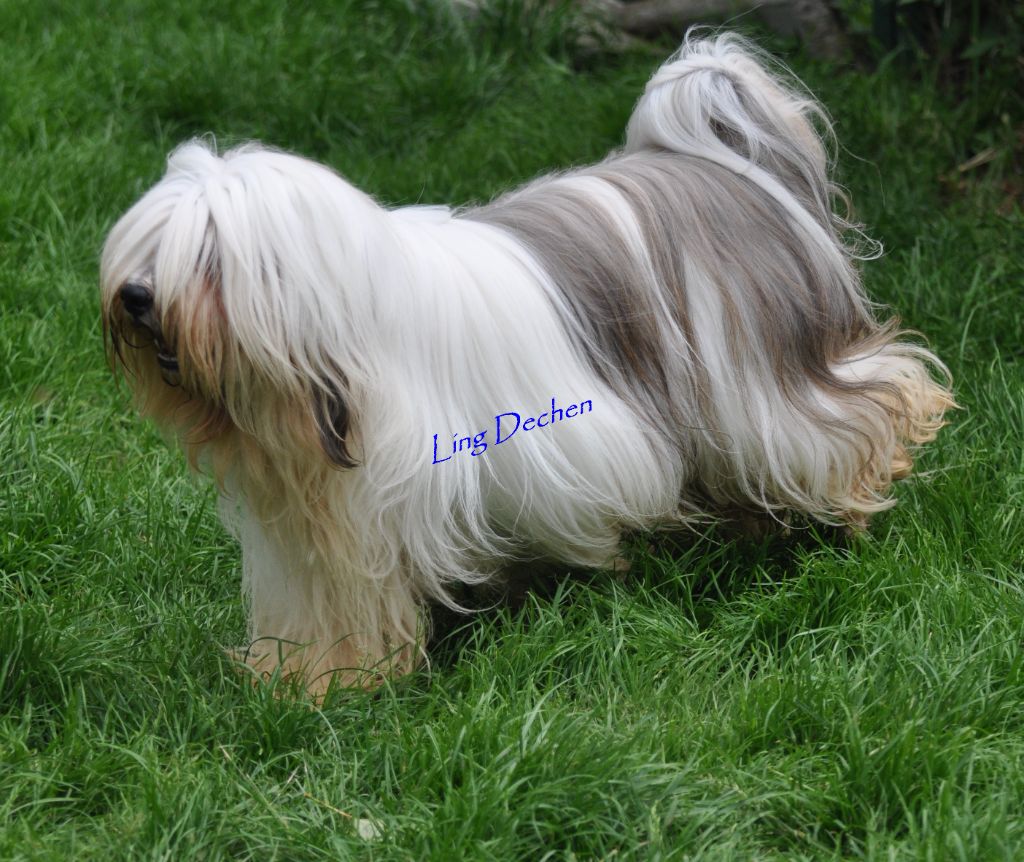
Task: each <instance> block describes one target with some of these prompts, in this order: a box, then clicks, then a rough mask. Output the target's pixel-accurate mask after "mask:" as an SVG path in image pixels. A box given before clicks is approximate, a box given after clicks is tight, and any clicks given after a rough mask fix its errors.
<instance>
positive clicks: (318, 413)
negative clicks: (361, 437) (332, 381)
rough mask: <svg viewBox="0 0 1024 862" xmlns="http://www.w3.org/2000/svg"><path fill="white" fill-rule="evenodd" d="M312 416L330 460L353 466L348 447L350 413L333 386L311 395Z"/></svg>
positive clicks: (339, 465) (354, 464)
mask: <svg viewBox="0 0 1024 862" xmlns="http://www.w3.org/2000/svg"><path fill="white" fill-rule="evenodd" d="M313 418H314V420H315V422H316V430H317V433H318V435H319V437H320V445H321V446H323V450H324V453H325V454H326V455H327V457H328V458H329V459H330V460H331V462H332V463H334V464H335V465H337V466H338V467H345V468H351V467H355V466H356V460H355V459H354V458H353V457H352V454H351V452H349V449H348V435H349V431H350V428H351V414H350V413H349V409H348V404H346V402H345V398H344V396H343V395H342V394H341V392H339V391H338V389H337V388H336V387H335V386H328V387H326V388H323V389H319V390H318V391H317V393H316V394H315V395H314V396H313Z"/></svg>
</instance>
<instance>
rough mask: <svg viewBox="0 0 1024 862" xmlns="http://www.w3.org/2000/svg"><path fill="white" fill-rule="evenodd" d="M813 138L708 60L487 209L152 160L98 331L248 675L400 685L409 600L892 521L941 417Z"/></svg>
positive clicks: (210, 156)
mask: <svg viewBox="0 0 1024 862" xmlns="http://www.w3.org/2000/svg"><path fill="white" fill-rule="evenodd" d="M823 136H824V137H825V138H826V140H827V138H828V137H830V136H831V128H830V126H829V124H828V120H827V118H826V115H825V114H824V112H823V111H822V109H821V108H820V107H819V105H818V104H817V103H816V102H815V101H814V100H813V99H812V98H811V97H810V96H809V95H807V94H806V93H805V92H804V91H803V90H802V89H801V88H800V86H799V85H798V84H797V83H796V82H794V81H792V80H791V79H790V77H789V76H788V75H787V74H786V73H785V71H784V70H780V69H778V68H776V67H774V66H773V65H772V64H771V63H770V61H768V60H767V59H766V58H764V57H763V56H761V55H759V54H758V53H757V52H756V51H755V49H753V48H752V47H751V46H750V45H748V44H747V43H745V42H743V41H742V40H740V39H738V38H736V37H733V36H719V37H717V38H711V39H697V38H688V39H687V41H686V42H685V43H684V45H683V47H682V48H681V49H680V51H679V52H678V53H677V54H676V55H674V56H673V57H672V58H671V59H670V60H669V61H668V62H667V63H666V64H665V65H664V66H662V67H661V68H660V69H659V70H658V71H657V73H656V74H655V75H654V77H653V78H652V79H651V81H650V83H649V84H648V85H647V88H646V90H645V93H644V95H643V97H642V98H641V99H640V101H639V103H638V104H637V106H636V109H635V110H634V112H633V115H632V117H631V119H630V121H629V127H628V131H627V134H626V143H625V147H624V148H623V149H622V150H621V151H617V152H614V153H612V154H611V155H610V156H609V157H608V158H606V159H605V160H604V161H602V162H600V163H599V164H596V165H593V166H591V167H585V168H581V169H577V170H571V171H568V172H566V173H560V174H553V175H551V176H545V177H542V178H540V179H538V180H535V181H534V182H532V183H530V184H528V185H527V186H525V187H524V188H522V189H520V190H518V191H515V192H512V193H509V194H507V195H505V196H503V197H501V198H499V199H497V200H495V201H493V202H492V203H490V204H488V205H486V206H483V207H480V208H478V209H466V210H458V211H450V210H448V209H446V208H442V207H406V208H402V209H394V210H389V209H385V208H384V207H382V206H380V205H379V204H378V203H377V202H376V201H375V200H373V198H371V197H369V196H368V195H366V194H364V193H363V192H361V191H359V190H357V189H356V188H354V187H353V186H351V185H350V184H349V183H347V182H346V181H345V180H343V179H342V178H341V177H339V176H338V175H337V174H335V173H333V172H332V171H330V170H329V169H328V168H325V167H323V166H321V165H318V164H315V163H313V162H310V161H307V160H305V159H302V158H299V157H297V156H293V155H288V154H286V153H282V152H277V151H274V150H269V149H265V148H263V147H259V146H255V145H249V146H243V147H240V148H238V149H235V150H232V151H230V152H228V153H225V154H224V155H222V156H219V155H217V154H216V152H214V151H213V150H212V148H211V147H210V146H208V145H206V144H203V143H197V142H192V143H187V144H185V145H184V146H182V147H180V148H179V149H177V150H176V151H175V152H174V153H173V154H172V155H171V157H170V160H169V163H168V168H167V173H166V175H165V176H164V178H163V179H162V180H161V181H160V182H159V183H158V184H157V185H156V186H155V187H154V188H153V189H151V190H150V191H149V192H148V193H147V194H146V195H145V196H144V197H143V198H142V199H141V200H140V201H139V202H138V203H137V204H135V206H134V207H132V209H131V210H130V211H129V212H128V213H127V214H126V215H125V216H124V217H123V218H122V219H121V220H120V221H119V222H118V224H117V225H116V227H114V229H113V231H112V232H111V234H110V236H109V238H108V240H107V243H106V247H105V249H104V252H103V260H102V305H103V317H104V323H105V330H106V333H107V339H108V344H109V349H110V353H111V356H112V357H113V358H114V359H115V360H116V361H117V362H118V363H120V364H121V366H123V368H124V369H125V370H126V373H127V377H128V380H129V381H130V385H131V387H132V389H133V390H134V392H135V394H136V395H137V400H138V403H139V407H140V409H141V412H142V413H143V414H144V415H146V416H151V417H153V418H154V419H155V420H156V421H157V422H158V423H159V424H160V425H161V426H163V427H164V428H165V429H168V430H169V431H170V432H171V433H172V434H173V435H174V436H175V437H177V438H178V439H180V440H181V441H182V443H183V445H184V447H185V449H186V451H187V453H188V455H189V457H190V461H191V463H192V465H193V466H194V467H195V468H196V469H199V470H201V471H203V472H207V473H209V474H210V475H212V476H213V477H214V478H215V480H216V482H217V484H218V486H219V488H220V491H221V501H222V502H221V510H222V516H223V519H224V521H225V524H226V525H227V526H228V528H229V529H230V530H231V531H232V532H233V533H234V534H235V535H236V536H237V537H238V539H239V540H240V542H241V546H242V552H243V569H244V576H243V577H244V591H245V594H246V597H247V600H248V607H249V636H250V638H251V639H252V640H253V641H254V646H253V647H252V648H251V649H250V652H249V653H248V656H247V657H248V660H249V662H250V663H252V664H254V665H256V666H258V667H260V668H261V669H265V670H271V669H277V668H280V669H281V671H282V673H283V674H284V675H286V676H295V677H297V678H299V679H301V680H302V681H303V682H304V684H305V685H307V686H308V688H309V689H310V691H312V692H313V693H319V692H322V691H323V690H324V689H325V688H326V686H327V684H328V682H329V680H330V679H332V678H335V677H338V678H340V682H341V684H346V685H363V684H372V683H373V681H374V680H375V679H377V678H378V675H379V674H381V673H400V672H403V671H406V670H408V669H410V668H412V667H413V666H415V664H416V662H417V659H418V657H419V656H420V655H422V653H423V643H424V628H423V624H422V616H423V615H422V613H421V606H422V605H423V604H424V603H425V602H428V601H437V602H442V603H448V604H449V605H455V604H457V603H456V601H455V598H454V597H453V589H454V587H455V586H456V585H463V584H473V583H480V582H483V581H487V580H490V579H493V578H495V577H496V576H497V575H498V573H499V572H500V571H501V570H502V568H503V567H504V566H505V565H506V564H507V563H508V562H509V561H511V560H513V559H538V558H546V559H549V560H555V561H559V562H562V563H566V564H569V565H572V566H588V567H600V566H604V565H607V564H609V563H610V562H611V561H612V560H613V559H614V558H615V556H616V551H617V548H618V547H619V543H620V539H621V536H622V534H623V532H624V531H629V530H636V529H651V528H657V527H663V526H671V525H679V524H681V523H683V524H685V523H688V522H692V521H693V519H696V518H706V517H709V516H710V517H716V516H717V517H721V516H727V515H729V514H730V513H736V512H746V513H749V512H751V511H754V512H760V513H767V514H769V515H772V514H775V513H782V512H784V511H787V510H790V511H797V512H800V513H805V514H806V515H808V516H811V517H813V518H816V519H819V520H822V521H826V522H831V523H843V524H849V525H854V526H859V525H863V524H864V523H865V522H866V520H867V518H868V516H869V515H870V514H871V513H873V512H877V511H879V510H882V509H885V508H887V507H888V506H890V505H892V502H893V501H892V500H891V498H890V497H889V496H888V494H889V487H890V484H891V482H892V481H893V479H896V478H900V477H902V476H905V475H907V473H908V472H909V470H910V466H911V450H912V447H913V446H915V445H917V444H920V443H923V442H925V441H928V440H930V439H931V438H933V437H934V435H935V433H936V431H937V429H938V428H939V427H940V425H941V424H942V415H943V412H944V410H945V409H946V408H948V407H950V406H951V405H952V399H951V396H950V393H949V391H948V389H947V388H946V386H945V385H943V383H940V382H937V381H936V380H935V379H933V373H932V372H937V373H938V375H939V377H940V378H941V379H942V380H943V381H946V380H947V379H948V378H947V377H946V375H945V371H944V369H943V367H942V365H941V363H939V361H938V360H937V359H936V358H935V357H934V356H933V355H932V354H931V353H929V352H928V351H927V350H925V349H924V348H923V347H921V346H917V345H914V344H911V343H906V342H905V341H900V340H899V338H900V333H899V331H898V330H897V329H896V327H895V325H894V323H893V321H888V322H881V321H879V319H878V318H877V317H876V315H875V311H874V308H873V306H872V304H871V303H870V301H869V300H868V299H867V298H866V296H865V294H864V291H863V289H862V286H861V282H860V278H859V275H858V272H857V269H856V268H855V261H856V259H857V257H858V253H857V251H856V248H855V247H854V245H852V244H848V240H849V237H850V235H851V233H852V234H853V235H854V237H855V238H856V237H860V239H861V241H862V244H863V237H862V236H861V235H860V234H858V233H857V232H856V231H855V230H854V229H853V227H852V225H851V224H849V223H848V222H847V221H846V220H845V219H844V217H842V216H841V215H838V214H837V213H836V212H835V211H834V208H833V207H834V203H835V202H836V199H837V198H838V197H841V195H840V193H839V191H838V190H837V188H836V187H835V186H834V185H833V183H832V181H831V180H830V177H829V157H828V152H827V149H826V147H825V146H824V144H823ZM524 417H527V418H524ZM542 420H543V421H542ZM481 429H482V430H481Z"/></svg>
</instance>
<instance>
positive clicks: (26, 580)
mask: <svg viewBox="0 0 1024 862" xmlns="http://www.w3.org/2000/svg"><path fill="white" fill-rule="evenodd" d="M328 7H329V8H328ZM771 45H772V47H773V48H775V49H777V50H779V51H780V52H783V55H784V56H785V58H786V59H787V60H788V61H789V62H790V63H791V64H792V65H793V66H794V68H795V69H796V70H797V71H798V72H799V73H800V75H801V76H802V77H804V78H805V80H806V81H807V82H808V83H809V84H810V86H811V87H812V88H813V89H814V90H815V91H816V92H817V93H818V95H819V96H820V97H821V98H822V100H823V101H824V102H825V103H826V105H827V106H828V107H829V109H830V111H831V112H832V114H833V116H834V118H835V120H836V122H837V130H838V134H839V137H840V140H841V141H842V143H843V149H842V150H841V152H840V153H839V162H840V174H841V178H842V180H843V182H844V184H845V185H846V186H847V187H848V188H849V189H850V191H851V194H852V197H853V200H854V203H855V207H856V211H857V214H858V216H859V217H860V218H861V219H862V220H863V221H864V222H865V223H866V224H867V225H868V230H869V232H870V233H871V235H873V236H875V237H877V238H879V239H880V240H882V242H883V243H884V244H885V247H886V254H885V256H884V257H883V258H881V259H879V260H877V261H873V262H870V263H867V264H866V265H865V277H866V281H867V285H868V288H869V291H870V293H871V294H872V296H873V297H874V298H876V299H877V300H878V301H880V302H883V303H887V304H891V305H892V306H893V307H894V308H896V309H898V310H899V312H900V314H901V316H902V318H903V320H904V322H905V324H906V325H908V326H910V327H912V328H914V329H916V330H918V331H920V332H921V333H923V334H924V336H925V337H926V338H927V339H928V341H929V343H930V344H931V345H932V346H933V348H934V349H935V350H936V351H937V352H938V353H939V355H940V356H942V357H943V358H944V359H945V361H946V362H947V363H948V364H949V367H950V369H951V371H952V373H953V375H954V379H955V389H956V393H957V398H958V400H959V402H960V404H961V405H962V410H960V411H958V412H956V413H955V414H954V415H953V416H952V421H951V424H950V426H949V427H948V428H946V429H944V431H943V432H942V434H941V436H940V439H939V441H938V442H937V443H936V444H935V445H933V446H931V447H929V449H928V450H927V452H925V453H924V454H923V455H922V457H921V459H920V461H919V465H918V466H919V469H918V471H917V472H916V473H915V476H914V477H913V478H912V479H910V480H908V481H906V482H904V483H902V484H901V485H900V486H899V488H898V491H897V494H898V497H899V505H898V506H897V507H896V508H895V509H893V510H892V511H890V512H888V513H885V514H884V515H882V516H879V517H877V518H876V519H875V520H874V522H873V523H872V526H871V529H870V531H869V532H868V533H867V534H865V535H863V536H860V537H857V538H855V539H853V540H852V541H849V542H840V543H837V542H836V541H834V537H831V536H829V535H828V534H827V533H826V532H824V531H818V530H814V529H806V530H799V531H796V532H795V533H793V534H791V535H789V536H779V537H775V538H769V539H764V540H753V539H745V540H744V539H736V538H733V537H730V536H729V534H728V533H727V532H725V531H721V530H710V531H709V532H708V534H707V535H706V536H702V537H701V536H697V537H694V538H693V540H691V541H688V542H686V543H684V544H682V545H680V546H679V547H675V548H671V549H670V548H666V547H662V548H661V549H660V550H658V551H656V552H655V551H651V550H649V549H648V548H647V546H646V543H645V542H641V543H640V545H639V546H638V548H637V549H636V552H635V555H634V566H633V570H632V572H631V573H630V574H629V575H628V576H625V577H621V576H614V575H611V574H595V575H588V576H586V577H582V578H581V577H575V578H570V577H566V576H561V577H552V578H549V579H548V580H547V581H546V586H545V588H543V589H539V590H537V591H536V592H534V593H532V594H530V595H529V596H527V598H526V600H525V602H524V603H523V605H522V607H514V608H513V607H498V608H493V609H490V610H486V611H483V612H481V613H479V614H477V615H474V616H472V617H469V618H466V619H463V620H460V621H456V622H455V623H454V624H452V622H451V621H448V624H447V626H446V627H445V628H444V632H443V635H442V636H441V637H439V638H438V639H437V640H436V641H435V643H434V644H433V646H432V648H431V658H432V661H431V666H430V668H429V669H424V670H423V671H421V672H418V673H416V674H414V675H412V676H410V677H408V678H406V679H403V680H401V681H399V682H396V683H394V684H390V685H387V686H385V687H384V688H383V689H382V690H381V691H379V692H377V693H373V694H369V693H353V692H342V693H340V694H338V695H337V696H335V697H332V698H331V699H329V700H328V702H327V703H325V704H324V705H323V707H322V708H311V707H310V706H309V705H308V704H305V703H302V702H296V701H294V700H292V699H289V698H282V697H277V696H275V694H274V692H273V691H272V690H268V689H267V688H261V689H254V688H252V687H250V686H249V685H248V684H246V683H245V681H244V680H242V679H241V678H240V677H239V676H238V675H236V674H235V673H234V672H233V670H232V667H231V664H230V662H229V660H228V659H227V658H226V657H225V655H224V654H223V653H222V651H221V648H222V647H223V646H227V645H234V644H237V643H238V642H239V641H240V640H241V638H242V637H243V633H244V621H243V615H242V606H241V602H240V600H239V583H240V571H239V555H238V549H237V547H236V546H235V545H234V544H233V543H232V541H231V540H230V539H229V537H228V536H227V534H226V533H225V532H224V530H223V529H222V528H221V526H220V524H219V522H218V520H217V518H216V512H215V505H214V495H213V493H212V491H211V489H210V487H209V485H208V483H205V482H202V481H196V480H194V479H192V478H190V477H189V475H188V474H187V471H186V467H185V463H184V459H183V458H182V457H181V455H180V454H179V453H178V452H176V451H174V450H172V449H170V448H168V447H167V446H166V445H165V444H164V442H163V441H162V440H161V438H160V437H159V435H158V434H157V432H156V431H155V430H154V429H153V428H152V427H150V426H147V425H144V424H142V423H141V422H140V421H139V420H138V419H137V418H136V417H135V416H134V415H133V413H132V411H131V409H130V406H129V403H128V396H127V392H126V391H125V389H124V387H121V388H120V389H119V388H117V387H115V385H114V383H113V381H112V377H111V374H110V372H109V370H108V368H107V366H106V364H105V360H104V356H103V348H102V338H101V333H100V325H99V298H98V289H97V268H98V255H99V249H100V247H101V244H102V241H103V237H104V235H105V233H106V231H107V230H108V229H109V228H110V226H111V225H112V224H113V222H114V220H115V219H116V218H117V216H118V215H119V214H120V213H121V212H122V211H123V210H124V209H125V208H126V207H127V206H128V205H129V204H130V203H131V202H132V201H133V200H134V199H136V198H137V197H138V196H139V194H140V193H141V192H142V191H143V190H144V189H145V188H146V187H148V185H150V184H151V183H152V182H153V181H155V180H156V179H157V178H158V177H159V176H160V174H161V171H162V165H163V160H164V158H165V155H166V153H167V151H168V150H170V149H171V148H172V147H173V146H174V145H175V144H177V143H178V142H180V141H181V140H183V139H186V138H188V137H190V136H193V135H196V134H203V133H214V134H215V135H216V136H217V139H218V141H219V142H221V143H234V142H238V141H242V140H247V139H250V138H258V139H261V140H264V141H266V142H268V143H272V144H274V145H277V146H280V147H284V148H287V149H292V150H295V151H297V152H300V153H303V154H306V155H309V156H312V157H314V158H317V159H319V160H321V161H324V162H327V163H329V164H331V165H332V166H333V167H335V168H336V169H338V170H339V171H341V172H342V173H343V174H345V175H346V176H347V177H348V178H349V179H351V180H352V181H353V182H355V183H356V184H357V185H359V186H361V187H362V188H365V189H367V190H369V191H371V192H372V193H374V194H375V195H377V196H378V197H379V198H380V199H382V200H384V201H387V202H389V203H394V204H401V203H413V202H452V203H466V202H472V201H479V200H486V199H488V198H489V197H490V196H492V195H493V194H495V193H496V192H497V191H498V190H501V189H503V188H506V187H507V186H509V185H511V184H514V183H517V182H520V181H522V180H524V179H526V178H529V177H531V176H534V175H536V174H538V173H540V172H542V171H544V170H547V169H550V168H552V167H554V166H565V165H569V164H572V163H582V162H586V161H588V160H593V159H596V158H598V157H600V156H601V155H603V154H604V153H605V152H607V150H608V149H610V148H612V147H614V146H616V145H618V144H619V143H620V142H621V141H622V134H623V127H624V123H625V120H626V118H627V116H628V115H629V112H630V109H631V107H632V105H633V102H634V101H635V99H636V98H637V96H638V94H639V92H640V90H641V88H642V85H643V82H644V81H645V79H646V78H647V76H648V75H649V74H650V72H651V71H652V70H653V68H654V67H655V66H656V65H657V63H658V62H659V60H660V59H662V58H663V57H664V56H665V55H666V54H667V53H668V50H669V48H668V43H667V42H666V43H665V44H664V46H662V47H661V48H657V49H655V50H642V49H637V50H633V51H630V52H628V53H625V54H606V53H597V54H587V53H582V52H580V51H579V50H576V49H575V48H573V43H572V41H571V40H570V39H568V38H567V37H566V35H565V29H564V28H563V27H562V26H561V24H560V23H559V21H558V19H557V16H555V17H554V18H551V19H549V20H542V21H537V20H535V19H534V18H531V17H530V16H528V15H525V14H523V13H522V12H517V11H516V7H515V6H514V5H506V7H505V10H504V12H503V13H502V14H493V15H489V16H485V18H484V19H483V20H482V21H480V22H479V23H478V24H477V25H476V26H474V27H463V26H459V25H458V23H457V22H455V21H453V20H452V19H451V18H450V17H449V16H447V15H445V14H443V13H442V12H440V11H433V12H431V11H429V9H427V8H419V7H418V6H415V5H413V4H412V3H406V2H401V0H381V2H365V3H356V2H345V0H342V2H339V3H331V4H327V3H323V4H317V3H296V4H292V5H291V6H290V7H286V5H285V3H284V2H283V0H240V2H237V3H228V4H211V3H201V2H198V0H182V2H177V3H173V4H168V3H158V2H156V0H135V2H124V3H117V4H109V3H101V2H98V0H93V2H89V0H75V2H62V3H58V2H39V0H36V2H30V0H7V2H5V3H4V4H3V5H2V6H0V859H4V860H14V859H54V860H66V859H102V860H110V862H112V860H118V859H168V860H186V859H210V860H213V859H260V860H268V859H280V860H289V862H291V860H307V859H310V860H312V859H347V858H354V859H364V858H365V859H375V860H390V859H396V860H427V859H436V860H455V859H468V860H477V859H479V860H487V859H494V860H512V859H524V860H540V859H579V860H583V859H638V860H657V859H701V860H733V859H735V860H750V859H785V860H791V859H839V858H867V859H887V860H888V859H933V860H946V859H962V860H970V862H975V860H987V859H1021V858H1024V287H1022V285H1024V230H1022V228H1024V217H1022V210H1021V208H1020V204H1019V192H1020V185H1019V175H1018V177H1017V180H1016V182H1017V183H1018V185H1017V186H1016V190H1015V187H1014V185H1013V183H1014V178H1013V175H1012V170H1013V165H1012V160H1011V152H1010V149H1009V145H1010V144H1011V143H1012V141H1013V139H1014V134H1015V131H1014V130H1015V129H1018V130H1019V129H1021V128H1024V111H1022V110H1021V103H1020V101H1019V97H1020V91H1021V89H1022V88H1021V87H1020V86H1019V82H1017V83H1014V82H1013V81H1009V80H1005V79H1000V78H998V77H996V76H993V75H989V76H986V75H985V74H984V71H983V70H982V71H979V70H978V69H977V67H975V69H974V76H973V77H972V78H971V79H970V80H969V81H967V82H966V83H965V82H963V81H960V82H956V81H954V82H950V81H948V80H946V79H945V76H943V75H941V74H940V73H939V71H940V70H938V68H937V67H933V66H932V65H930V64H929V62H928V61H925V60H919V61H915V60H910V59H893V58H889V59H888V60H886V61H885V62H882V63H881V64H880V65H878V66H877V67H874V68H872V69H871V70H866V69H862V70H859V71H851V70H849V69H837V68H835V67H830V66H827V65H823V64H820V63H816V62H813V61H810V60H808V59H807V58H806V56H804V55H803V54H802V53H801V52H800V51H799V50H797V49H796V46H794V45H792V44H789V43H785V42H777V41H773V42H772V43H771ZM1018 70H1019V66H1018ZM1017 134H1020V132H1019V131H1018V132H1017ZM989 147H991V148H993V149H992V152H993V153H994V158H993V159H992V160H991V161H990V162H989V163H988V164H985V165H980V166H978V167H975V168H969V169H966V170H963V171H958V170H957V166H958V165H963V163H964V162H966V161H967V160H968V159H970V158H971V157H972V156H975V155H976V154H977V153H980V152H983V151H985V150H986V149H987V148H989ZM1015 193H1016V194H1017V201H1016V202H1015V200H1014V194H1015Z"/></svg>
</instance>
